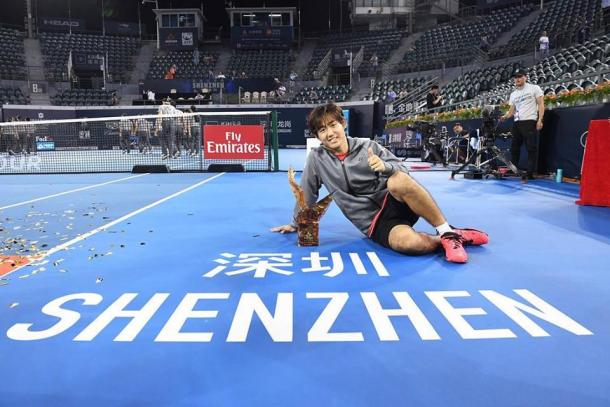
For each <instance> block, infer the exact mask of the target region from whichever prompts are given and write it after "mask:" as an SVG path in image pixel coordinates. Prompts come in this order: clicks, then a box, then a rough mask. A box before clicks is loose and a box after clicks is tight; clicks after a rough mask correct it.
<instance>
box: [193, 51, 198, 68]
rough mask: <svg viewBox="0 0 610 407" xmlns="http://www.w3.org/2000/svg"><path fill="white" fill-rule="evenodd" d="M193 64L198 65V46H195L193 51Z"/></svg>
mask: <svg viewBox="0 0 610 407" xmlns="http://www.w3.org/2000/svg"><path fill="white" fill-rule="evenodd" d="M193 65H195V66H197V65H199V48H195V51H193Z"/></svg>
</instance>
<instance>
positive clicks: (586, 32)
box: [578, 16, 591, 44]
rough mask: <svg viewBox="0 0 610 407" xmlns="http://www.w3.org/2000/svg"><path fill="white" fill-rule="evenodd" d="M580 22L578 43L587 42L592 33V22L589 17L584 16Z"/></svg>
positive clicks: (580, 18)
mask: <svg viewBox="0 0 610 407" xmlns="http://www.w3.org/2000/svg"><path fill="white" fill-rule="evenodd" d="M578 22H579V26H578V27H579V28H578V43H579V44H584V43H585V42H587V41H589V38H590V35H591V23H589V21H588V20H587V18H586V17H584V16H580V17H579V19H578Z"/></svg>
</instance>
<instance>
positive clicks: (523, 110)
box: [500, 68, 544, 180]
mask: <svg viewBox="0 0 610 407" xmlns="http://www.w3.org/2000/svg"><path fill="white" fill-rule="evenodd" d="M514 78H515V87H516V89H515V90H514V91H513V92H512V93H511V94H510V99H509V102H508V103H509V105H510V109H509V110H508V112H507V113H506V114H505V115H504V116H502V117H501V118H500V119H501V120H502V121H504V120H506V119H510V118H511V117H514V118H515V121H514V123H513V128H512V134H513V140H512V144H511V146H510V153H511V161H512V162H513V164H515V165H516V166H518V165H519V156H520V153H521V145H522V144H523V143H524V142H525V147H526V149H527V178H528V179H533V178H534V173H535V172H536V166H537V161H538V131H539V130H542V125H543V123H542V122H543V119H544V93H543V92H542V89H540V86H538V85H532V84H531V83H527V81H526V80H527V78H526V74H525V71H524V70H523V69H520V68H518V69H517V70H515V73H514ZM525 176H526V175H523V177H524V180H525Z"/></svg>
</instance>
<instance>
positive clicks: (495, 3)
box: [477, 0, 521, 8]
mask: <svg viewBox="0 0 610 407" xmlns="http://www.w3.org/2000/svg"><path fill="white" fill-rule="evenodd" d="M515 3H521V0H478V1H477V5H478V7H479V8H496V7H503V6H508V5H509V4H515Z"/></svg>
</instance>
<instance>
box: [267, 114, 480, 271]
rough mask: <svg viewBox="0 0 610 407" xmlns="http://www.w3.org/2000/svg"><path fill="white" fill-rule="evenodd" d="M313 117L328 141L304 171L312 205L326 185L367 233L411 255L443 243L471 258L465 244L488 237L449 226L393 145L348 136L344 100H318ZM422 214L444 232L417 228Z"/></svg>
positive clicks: (456, 257) (450, 253)
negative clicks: (392, 149)
mask: <svg viewBox="0 0 610 407" xmlns="http://www.w3.org/2000/svg"><path fill="white" fill-rule="evenodd" d="M307 122H308V126H309V128H310V130H311V132H312V133H313V134H315V135H316V137H317V138H318V140H320V142H321V144H322V145H321V146H320V147H319V148H316V149H313V150H312V152H311V153H310V154H309V156H308V157H307V163H306V165H305V169H304V170H303V175H302V177H301V187H302V188H303V191H304V193H305V198H306V199H307V204H308V205H312V204H314V203H315V202H316V201H317V199H318V193H319V190H320V188H321V186H322V185H324V186H325V187H326V189H328V191H329V192H330V193H332V194H333V199H334V201H335V202H336V203H337V206H338V207H339V208H340V209H341V211H342V212H343V214H344V215H345V216H346V217H347V218H348V219H349V220H350V221H351V222H352V223H353V224H354V226H356V227H357V228H358V229H360V231H361V232H362V233H364V234H365V235H367V236H368V237H369V238H371V239H372V240H373V241H375V242H377V243H378V244H381V245H382V246H385V247H388V248H391V249H392V250H395V251H397V252H401V253H405V254H409V255H420V254H427V253H432V252H434V251H436V250H437V249H439V248H440V247H443V248H444V250H445V258H446V259H447V260H448V261H450V262H455V263H465V262H466V261H467V260H468V255H467V254H466V251H465V250H464V247H463V246H464V245H467V244H471V245H482V244H486V243H487V242H488V240H489V239H488V237H487V235H486V234H485V233H484V232H481V231H478V230H475V229H456V228H453V227H451V226H449V224H448V223H447V221H446V220H445V217H444V216H443V214H442V213H441V211H440V209H439V208H438V206H437V205H436V202H434V199H432V196H430V194H429V193H428V191H426V189H424V188H423V187H422V186H421V185H419V184H418V183H417V182H416V181H415V180H414V179H413V178H411V176H410V175H409V173H408V170H407V167H406V166H405V163H404V162H403V161H400V160H399V159H398V158H396V157H395V156H394V155H393V154H392V153H390V152H389V151H388V150H387V149H385V148H383V147H382V146H380V145H379V144H377V143H376V142H374V141H372V140H363V139H356V138H352V137H347V136H346V135H345V126H346V121H345V118H344V117H343V112H342V110H341V108H340V107H339V106H337V105H335V104H334V103H329V104H327V105H325V106H318V107H316V108H315V109H313V110H312V111H311V113H310V114H309V117H308V118H307ZM295 213H296V211H295ZM420 217H422V218H424V219H425V220H426V221H427V222H428V223H430V224H431V225H432V226H434V227H435V228H436V230H437V232H438V235H436V236H433V235H429V234H426V233H421V232H416V231H415V230H413V228H412V227H413V225H414V224H415V223H416V222H417V220H418V219H419V218H420ZM271 230H272V231H273V232H280V233H287V232H295V231H296V226H295V224H294V222H293V224H289V225H283V226H278V227H274V228H272V229H271Z"/></svg>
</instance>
